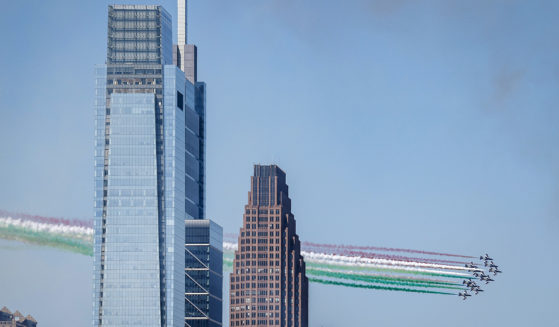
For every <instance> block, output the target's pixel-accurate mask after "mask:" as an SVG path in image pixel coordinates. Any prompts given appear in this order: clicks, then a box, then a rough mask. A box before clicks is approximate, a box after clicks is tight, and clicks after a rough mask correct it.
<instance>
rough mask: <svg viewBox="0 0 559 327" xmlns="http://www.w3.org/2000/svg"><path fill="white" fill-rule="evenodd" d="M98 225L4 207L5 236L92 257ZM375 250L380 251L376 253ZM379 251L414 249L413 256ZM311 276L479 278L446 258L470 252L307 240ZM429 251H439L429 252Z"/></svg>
mask: <svg viewBox="0 0 559 327" xmlns="http://www.w3.org/2000/svg"><path fill="white" fill-rule="evenodd" d="M93 234H94V231H93V228H92V224H91V223H89V222H84V221H79V220H68V219H61V218H52V217H43V216H37V215H27V214H10V213H7V212H5V211H1V210H0V238H2V239H8V240H17V241H23V242H27V243H33V244H38V245H44V246H50V247H55V248H58V249H63V250H67V251H72V252H75V253H79V254H84V255H88V256H92V255H93V248H92V243H93ZM225 236H226V239H229V240H231V241H232V242H228V241H225V242H223V250H224V258H223V265H224V270H226V271H227V270H229V271H230V270H232V269H236V267H234V264H233V258H234V256H235V250H237V246H238V245H237V244H236V236H235V235H234V234H226V235H225ZM372 251H376V252H372ZM378 252H400V253H412V254H414V256H409V255H398V254H386V253H378ZM301 254H302V255H303V257H304V259H305V262H306V267H307V268H306V274H307V276H309V281H311V282H313V283H318V284H324V285H337V286H344V287H353V288H364V289H373V290H387V291H399V292H413V293H427V294H444V295H454V294H457V293H450V292H448V291H444V290H457V291H458V290H459V291H463V290H465V288H466V287H465V285H463V284H462V283H460V282H459V281H462V280H464V279H466V280H476V279H478V278H477V277H475V276H473V274H472V273H473V272H474V271H478V272H482V271H484V270H483V269H482V268H483V267H482V268H474V267H469V266H465V264H466V263H465V262H461V261H456V260H448V259H444V258H442V257H460V258H473V257H470V256H464V255H458V254H449V253H440V252H429V251H420V250H410V249H395V248H383V247H371V246H354V245H335V244H318V243H310V242H306V243H303V251H302V252H301ZM429 256H435V258H433V257H429Z"/></svg>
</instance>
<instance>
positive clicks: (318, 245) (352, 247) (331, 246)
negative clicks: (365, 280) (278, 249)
mask: <svg viewBox="0 0 559 327" xmlns="http://www.w3.org/2000/svg"><path fill="white" fill-rule="evenodd" d="M302 245H303V246H308V247H315V248H328V249H350V250H366V251H384V252H406V253H418V254H425V255H438V256H446V257H458V258H468V259H473V258H475V257H472V256H467V255H461V254H451V253H441V252H430V251H420V250H411V249H398V248H385V247H378V246H358V245H337V244H323V243H312V242H302Z"/></svg>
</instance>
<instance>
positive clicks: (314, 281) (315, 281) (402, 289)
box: [309, 278, 456, 295]
mask: <svg viewBox="0 0 559 327" xmlns="http://www.w3.org/2000/svg"><path fill="white" fill-rule="evenodd" d="M309 282H313V283H320V284H325V285H337V286H346V287H355V288H368V289H373V290H384V291H399V292H411V293H427V294H443V295H456V293H447V292H437V291H428V290H416V289H413V288H400V287H389V286H378V285H366V284H355V283H346V282H340V281H333V280H327V279H320V278H309Z"/></svg>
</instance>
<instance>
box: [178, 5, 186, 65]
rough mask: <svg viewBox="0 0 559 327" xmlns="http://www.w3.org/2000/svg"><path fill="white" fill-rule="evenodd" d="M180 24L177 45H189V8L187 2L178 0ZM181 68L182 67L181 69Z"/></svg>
mask: <svg viewBox="0 0 559 327" xmlns="http://www.w3.org/2000/svg"><path fill="white" fill-rule="evenodd" d="M177 9H178V11H177V15H178V24H177V28H178V31H177V45H178V46H179V47H180V46H181V45H185V44H186V43H187V38H186V32H187V20H186V19H187V16H188V15H187V13H188V6H187V2H186V0H178V6H177ZM179 68H180V67H179Z"/></svg>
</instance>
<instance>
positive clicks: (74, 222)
mask: <svg viewBox="0 0 559 327" xmlns="http://www.w3.org/2000/svg"><path fill="white" fill-rule="evenodd" d="M0 217H12V218H14V219H15V218H19V219H21V220H30V221H34V222H38V223H45V224H56V225H66V226H77V227H88V228H92V227H93V222H92V221H86V220H78V219H64V218H54V217H44V216H38V215H29V214H25V213H16V212H8V211H5V210H0Z"/></svg>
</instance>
